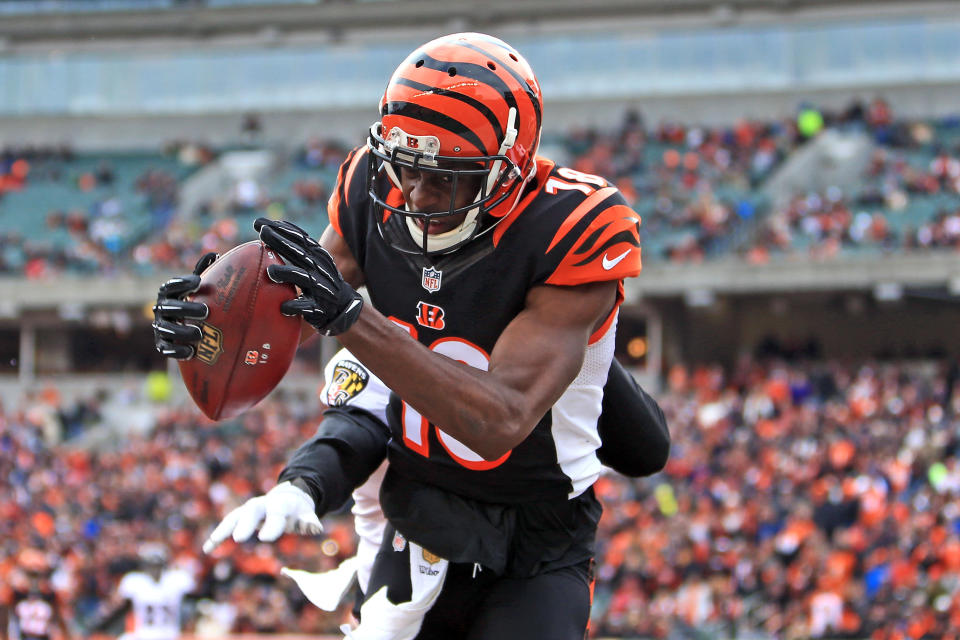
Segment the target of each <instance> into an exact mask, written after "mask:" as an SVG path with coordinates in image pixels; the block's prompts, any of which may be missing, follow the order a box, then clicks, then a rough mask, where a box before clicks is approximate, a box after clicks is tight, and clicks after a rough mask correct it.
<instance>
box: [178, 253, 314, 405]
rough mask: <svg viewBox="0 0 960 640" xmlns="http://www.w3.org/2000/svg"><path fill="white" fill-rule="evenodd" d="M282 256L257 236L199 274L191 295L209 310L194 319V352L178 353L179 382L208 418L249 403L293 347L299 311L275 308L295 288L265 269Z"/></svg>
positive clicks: (281, 368)
mask: <svg viewBox="0 0 960 640" xmlns="http://www.w3.org/2000/svg"><path fill="white" fill-rule="evenodd" d="M271 264H283V262H282V261H281V260H280V258H279V257H278V256H277V255H276V254H275V253H274V252H273V251H271V250H270V249H269V248H267V247H266V246H265V245H264V244H263V243H262V242H260V241H259V240H254V241H252V242H247V243H245V244H242V245H240V246H239V247H235V248H233V249H231V250H230V251H228V252H227V253H225V254H223V255H222V256H220V257H219V258H217V259H216V261H215V262H214V263H213V264H211V265H210V266H209V267H207V269H206V271H204V272H203V273H202V274H200V288H199V289H198V290H197V292H196V293H195V294H193V295H192V296H191V297H190V299H191V300H194V301H196V302H205V303H206V305H207V307H208V308H209V309H210V313H209V315H208V316H207V318H206V319H205V320H202V321H198V322H196V324H197V326H199V327H200V330H201V331H202V332H203V338H202V339H201V340H200V344H199V345H198V346H197V353H196V355H195V356H194V357H193V358H191V359H190V360H181V361H180V373H181V375H182V376H183V382H184V384H185V385H186V386H187V390H188V391H189V392H190V396H191V397H192V398H193V400H194V402H196V403H197V406H198V407H200V409H201V410H202V411H203V413H204V414H206V416H207V417H208V418H210V419H212V420H222V419H224V418H232V417H234V416H236V415H238V414H240V413H243V412H244V411H246V410H247V409H249V408H250V407H252V406H254V405H255V404H257V403H258V402H260V401H261V400H263V398H264V397H266V395H267V394H268V393H270V392H271V391H272V390H273V389H274V387H276V386H277V384H279V382H280V380H281V379H282V378H283V376H284V374H285V373H286V372H287V369H289V368H290V363H291V362H293V356H294V354H295V353H296V351H297V344H298V343H299V341H300V325H301V323H300V317H299V316H292V317H290V316H285V315H283V314H282V313H280V305H281V303H283V302H285V301H287V300H290V299H291V298H295V297H296V296H297V292H296V289H295V288H294V286H293V285H290V284H279V283H276V282H273V281H272V280H271V279H270V278H269V277H267V266H268V265H271Z"/></svg>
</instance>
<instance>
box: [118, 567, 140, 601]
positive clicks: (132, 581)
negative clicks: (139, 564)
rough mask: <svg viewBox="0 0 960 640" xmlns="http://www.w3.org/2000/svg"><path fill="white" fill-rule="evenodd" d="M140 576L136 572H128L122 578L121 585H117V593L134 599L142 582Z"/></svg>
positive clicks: (122, 596) (128, 598)
mask: <svg viewBox="0 0 960 640" xmlns="http://www.w3.org/2000/svg"><path fill="white" fill-rule="evenodd" d="M139 577H140V576H139V575H137V574H136V573H128V574H126V575H125V576H123V578H122V579H121V580H120V585H119V586H118V587H117V593H118V594H120V597H121V598H126V599H127V600H133V598H134V596H135V595H136V593H137V586H138V585H139V583H140V580H139Z"/></svg>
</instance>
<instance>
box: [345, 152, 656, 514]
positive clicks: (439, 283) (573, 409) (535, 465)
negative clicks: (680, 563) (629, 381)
mask: <svg viewBox="0 0 960 640" xmlns="http://www.w3.org/2000/svg"><path fill="white" fill-rule="evenodd" d="M367 153H368V152H367V151H366V149H365V148H358V149H356V150H354V151H353V152H352V153H351V154H350V155H349V156H348V158H347V160H346V161H345V162H344V164H343V166H342V167H341V170H340V175H339V178H338V184H337V187H336V190H335V192H334V194H333V196H332V197H331V200H330V204H329V207H328V210H329V214H330V222H331V225H332V226H333V227H334V229H335V230H336V231H337V232H338V233H339V234H340V235H341V236H342V237H343V238H344V240H345V241H346V243H347V245H348V246H349V247H350V250H351V252H352V253H353V256H354V258H355V259H356V260H357V263H358V265H359V266H360V268H361V270H362V271H363V274H364V276H365V279H366V285H367V289H368V292H369V295H370V299H371V301H372V302H373V304H374V306H375V307H376V308H377V309H378V310H379V311H380V312H381V313H383V314H384V315H385V316H387V317H389V318H390V319H391V320H393V321H394V322H396V323H397V324H398V325H400V326H401V327H403V328H404V329H406V330H407V331H408V332H409V333H410V334H411V335H412V336H413V337H414V338H416V339H417V340H419V341H420V342H421V343H423V344H424V345H426V346H427V347H428V348H430V349H431V350H433V351H435V352H437V353H440V354H443V355H446V356H448V357H451V358H454V359H456V360H460V361H462V362H465V363H467V364H469V365H471V366H474V367H478V368H481V369H486V368H487V365H488V361H489V357H490V356H489V354H490V352H491V350H492V349H493V347H494V344H495V343H496V342H497V339H498V338H499V337H500V334H501V333H502V332H503V330H504V328H505V327H506V326H507V325H508V324H509V323H510V322H511V321H512V320H513V319H514V318H515V317H516V316H517V315H518V314H519V313H520V312H521V310H522V309H523V308H524V305H525V301H526V296H527V293H528V292H529V291H530V289H531V288H533V287H536V286H538V285H544V284H546V285H561V286H562V285H577V284H583V283H588V282H599V281H610V280H616V281H620V282H621V286H620V289H619V290H620V295H619V296H618V303H619V301H620V300H622V290H623V288H622V280H623V279H624V278H626V277H630V276H634V275H636V274H637V273H639V271H640V248H639V224H640V218H639V216H638V215H637V214H636V212H634V211H633V210H632V209H631V208H630V207H629V206H628V205H627V204H626V202H625V201H624V199H623V197H622V195H621V194H620V192H619V191H618V190H617V189H616V188H615V187H612V186H610V185H608V184H607V182H606V181H605V180H603V179H602V178H599V177H597V176H592V175H588V174H583V173H580V172H577V171H573V170H571V169H567V168H563V167H557V166H555V165H554V163H552V162H551V161H549V160H546V159H542V158H539V159H538V166H537V177H536V179H535V183H534V184H533V185H532V186H531V187H529V188H528V190H527V192H526V193H525V194H524V196H523V198H522V199H521V201H520V203H519V204H518V206H517V207H516V208H515V209H514V211H513V212H511V213H510V214H509V215H508V216H507V217H506V219H504V220H502V221H501V222H500V223H499V224H498V225H497V226H496V227H495V228H494V229H493V230H492V232H490V233H487V234H485V235H483V236H481V237H479V238H477V239H475V240H474V241H472V242H471V243H469V244H468V245H466V246H465V247H463V248H461V249H458V250H457V251H455V252H453V253H451V254H448V255H441V256H430V257H427V256H421V255H408V254H404V253H402V252H399V251H396V250H395V249H393V248H392V247H391V246H390V245H389V244H388V243H387V242H386V241H385V240H384V238H383V237H382V236H381V234H380V231H379V230H378V227H377V224H376V221H375V220H374V219H373V217H372V216H373V215H374V212H373V209H372V208H371V207H370V206H369V204H370V198H369V196H368V176H367V172H368V168H367V166H368V162H367ZM384 180H386V178H384ZM384 185H385V186H386V182H385V183H384ZM400 197H401V196H400V193H399V190H396V189H395V188H394V189H393V193H391V194H390V196H388V201H389V200H390V198H393V200H394V201H395V202H399V201H400ZM394 233H396V234H404V233H409V232H408V230H407V227H406V223H405V222H404V221H403V220H401V219H400V216H393V217H392V219H391V218H388V219H387V220H386V224H385V229H384V234H386V235H389V234H394ZM615 324H616V310H614V311H613V312H612V313H611V314H610V317H609V318H608V320H607V322H606V323H604V325H603V327H601V329H599V330H598V331H597V332H596V333H595V334H594V335H593V336H592V337H591V340H590V344H589V346H588V347H587V351H586V357H585V359H584V364H583V368H582V370H581V373H580V375H579V376H578V377H577V379H576V380H575V381H574V383H573V384H571V386H570V387H569V388H568V390H567V392H565V393H564V394H563V396H562V397H561V398H560V400H559V401H558V402H557V403H556V404H555V405H554V407H553V408H552V409H551V411H549V412H548V413H547V414H546V415H545V416H544V417H543V418H542V419H541V420H540V422H539V423H538V424H537V426H536V428H535V429H534V430H533V432H532V433H531V434H530V436H528V437H527V438H526V440H524V441H523V442H522V443H521V444H520V445H518V446H517V447H516V448H514V449H513V450H512V451H510V452H508V453H507V454H505V455H504V456H503V457H501V458H500V459H499V460H493V461H485V460H483V459H482V458H481V457H480V456H479V455H477V454H476V453H474V452H473V451H471V450H469V449H468V448H467V447H466V446H465V445H463V444H462V443H460V442H459V441H457V440H456V439H454V438H453V437H451V436H450V435H448V434H446V433H444V432H443V431H442V425H432V424H429V423H428V422H427V421H426V420H425V419H424V418H423V417H422V416H420V414H419V413H417V412H416V411H415V410H414V409H413V408H412V407H411V406H409V405H407V404H406V403H404V402H403V400H402V399H401V398H398V397H396V396H395V395H394V396H393V397H392V398H391V402H390V405H389V408H388V412H387V417H388V422H389V425H390V428H391V431H392V433H393V438H392V440H391V444H390V448H389V454H388V455H389V460H390V467H391V469H392V470H393V471H394V472H396V473H399V474H403V475H405V476H408V477H410V478H411V479H414V480H416V481H418V482H423V483H427V484H430V485H433V486H437V487H439V488H441V489H444V490H448V491H451V492H453V493H456V494H459V495H462V496H465V497H468V498H472V499H475V500H481V501H485V502H496V503H520V502H529V501H533V500H539V499H544V498H550V497H561V496H563V497H568V498H572V497H575V496H577V495H580V494H581V493H582V492H583V491H585V490H586V489H587V488H588V487H590V486H591V485H592V484H593V482H594V481H595V480H596V478H597V476H598V475H599V473H600V463H599V461H598V460H597V458H596V455H595V453H594V451H595V449H596V448H597V447H598V446H599V444H600V441H599V437H598V436H597V430H596V422H597V418H598V416H599V415H600V410H601V399H602V388H603V384H604V382H605V378H606V374H607V371H608V369H609V365H610V360H611V358H612V357H613V346H614V345H613V335H614V327H615ZM385 348H389V346H388V345H385Z"/></svg>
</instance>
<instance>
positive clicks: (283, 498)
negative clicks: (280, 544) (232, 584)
mask: <svg viewBox="0 0 960 640" xmlns="http://www.w3.org/2000/svg"><path fill="white" fill-rule="evenodd" d="M314 508H315V505H314V503H313V498H311V497H310V496H309V495H307V493H306V492H305V491H303V490H302V489H300V488H298V487H295V486H293V485H292V484H290V483H289V482H281V483H280V484H278V485H277V486H275V487H274V488H273V489H270V491H268V492H267V493H266V494H265V495H262V496H257V497H256V498H250V499H249V500H247V501H246V502H244V503H243V504H242V505H240V506H239V507H237V508H236V509H234V510H233V511H231V512H230V513H228V514H227V517H226V518H224V519H223V521H221V522H220V524H218V525H217V528H216V529H214V530H213V533H211V534H210V537H209V538H207V541H206V542H204V543H203V552H204V553H210V552H211V551H213V550H214V549H216V548H217V545H219V544H220V543H221V542H223V541H224V540H226V539H227V538H228V537H229V536H230V535H233V539H234V540H236V541H237V542H245V541H246V540H248V539H249V538H250V536H252V535H253V532H254V531H255V530H256V528H257V527H260V533H259V535H257V538H259V539H260V540H262V541H263V542H273V541H274V540H276V539H277V538H279V537H280V536H281V535H283V534H284V533H289V532H296V533H299V534H301V535H311V536H313V535H317V534H318V533H320V532H322V531H323V525H321V524H320V518H318V517H317V514H316V512H315V511H314ZM261 522H263V526H260V523H261Z"/></svg>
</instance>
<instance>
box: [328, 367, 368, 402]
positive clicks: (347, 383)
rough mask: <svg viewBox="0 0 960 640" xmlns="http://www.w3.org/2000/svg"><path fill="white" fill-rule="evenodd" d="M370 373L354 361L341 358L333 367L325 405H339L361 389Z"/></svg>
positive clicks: (365, 384)
mask: <svg viewBox="0 0 960 640" xmlns="http://www.w3.org/2000/svg"><path fill="white" fill-rule="evenodd" d="M368 380H370V374H369V373H367V370H366V369H364V368H363V367H361V366H360V365H359V364H357V363H356V362H353V361H351V360H341V361H340V362H338V363H337V365H336V366H335V367H334V368H333V379H332V380H330V386H328V387H327V405H328V406H331V407H340V406H343V405H345V404H346V403H347V402H349V401H350V399H351V398H353V397H355V396H356V395H357V394H358V393H360V392H361V391H363V389H364V387H366V386H367V381H368Z"/></svg>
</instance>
